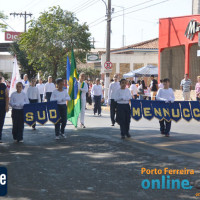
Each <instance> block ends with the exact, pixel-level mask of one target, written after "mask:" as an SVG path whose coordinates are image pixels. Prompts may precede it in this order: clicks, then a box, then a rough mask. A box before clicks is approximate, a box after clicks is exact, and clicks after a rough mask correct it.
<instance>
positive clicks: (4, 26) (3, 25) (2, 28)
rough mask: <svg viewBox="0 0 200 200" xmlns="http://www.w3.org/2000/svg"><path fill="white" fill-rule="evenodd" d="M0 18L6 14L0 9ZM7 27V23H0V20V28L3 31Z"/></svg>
mask: <svg viewBox="0 0 200 200" xmlns="http://www.w3.org/2000/svg"><path fill="white" fill-rule="evenodd" d="M0 19H7V16H6V15H4V14H3V12H1V11H0ZM6 28H7V25H6V24H4V23H2V22H1V20H0V30H2V31H5V30H6Z"/></svg>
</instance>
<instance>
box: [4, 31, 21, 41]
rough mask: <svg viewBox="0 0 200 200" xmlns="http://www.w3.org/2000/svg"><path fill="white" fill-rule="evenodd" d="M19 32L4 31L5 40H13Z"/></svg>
mask: <svg viewBox="0 0 200 200" xmlns="http://www.w3.org/2000/svg"><path fill="white" fill-rule="evenodd" d="M20 34H21V32H11V31H9V32H8V31H6V32H5V41H14V40H16V39H17V37H18V36H19V35H20Z"/></svg>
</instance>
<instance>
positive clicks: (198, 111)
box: [190, 101, 200, 121]
mask: <svg viewBox="0 0 200 200" xmlns="http://www.w3.org/2000/svg"><path fill="white" fill-rule="evenodd" d="M190 105H191V111H192V116H193V118H194V119H196V120H197V121H200V102H199V101H191V102H190Z"/></svg>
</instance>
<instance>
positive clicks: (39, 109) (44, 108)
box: [24, 101, 60, 126]
mask: <svg viewBox="0 0 200 200" xmlns="http://www.w3.org/2000/svg"><path fill="white" fill-rule="evenodd" d="M47 114H48V117H47ZM59 119H60V113H59V112H58V106H57V102H56V101H51V102H47V103H33V104H25V105H24V122H25V123H26V124H27V125H29V126H32V125H33V124H35V123H36V122H38V123H40V124H42V125H44V124H45V123H46V122H47V121H48V120H49V121H51V122H52V123H54V124H56V123H57V122H58V121H59Z"/></svg>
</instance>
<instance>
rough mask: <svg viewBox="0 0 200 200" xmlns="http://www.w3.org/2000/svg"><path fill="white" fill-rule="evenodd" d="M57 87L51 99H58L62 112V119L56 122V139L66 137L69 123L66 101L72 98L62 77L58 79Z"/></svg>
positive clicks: (60, 111) (59, 110) (59, 108)
mask: <svg viewBox="0 0 200 200" xmlns="http://www.w3.org/2000/svg"><path fill="white" fill-rule="evenodd" d="M56 85H57V88H56V89H55V90H54V91H53V92H52V95H51V99H50V100H51V101H57V104H58V112H59V113H60V119H59V121H58V122H57V123H56V124H55V135H56V137H55V139H56V140H59V139H60V137H62V138H66V135H65V127H66V124H67V105H66V101H69V100H70V99H71V98H70V96H69V94H68V92H67V90H64V89H63V87H64V81H63V79H62V78H58V79H57V80H56Z"/></svg>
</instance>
